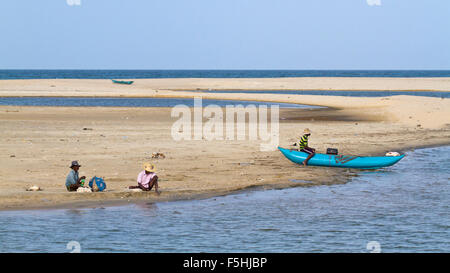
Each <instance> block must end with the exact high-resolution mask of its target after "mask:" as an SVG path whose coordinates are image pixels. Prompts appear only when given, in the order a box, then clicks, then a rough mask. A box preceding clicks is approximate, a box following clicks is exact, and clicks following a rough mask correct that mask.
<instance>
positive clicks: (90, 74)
mask: <svg viewBox="0 0 450 273" xmlns="http://www.w3.org/2000/svg"><path fill="white" fill-rule="evenodd" d="M278 77H402V78H408V77H450V70H0V79H115V78H116V79H144V78H149V79H150V78H278Z"/></svg>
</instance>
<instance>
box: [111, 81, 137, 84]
mask: <svg viewBox="0 0 450 273" xmlns="http://www.w3.org/2000/svg"><path fill="white" fill-rule="evenodd" d="M112 82H113V83H119V84H132V83H133V82H134V81H117V80H112Z"/></svg>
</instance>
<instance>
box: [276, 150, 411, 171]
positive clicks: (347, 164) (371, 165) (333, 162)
mask: <svg viewBox="0 0 450 273" xmlns="http://www.w3.org/2000/svg"><path fill="white" fill-rule="evenodd" d="M278 149H279V150H280V151H281V153H282V154H283V155H284V156H285V157H286V158H287V159H289V160H290V161H292V162H294V163H297V164H302V162H303V161H304V160H305V159H306V158H307V157H308V154H307V153H304V152H299V151H297V150H290V149H284V148H281V147H278ZM403 157H405V155H399V156H351V155H348V156H347V155H331V154H319V153H316V154H315V155H314V156H313V157H312V158H311V159H310V160H309V161H308V165H310V166H324V167H340V168H356V169H378V168H383V167H388V166H392V165H394V164H395V163H397V162H399V161H400V160H401V159H402V158H403Z"/></svg>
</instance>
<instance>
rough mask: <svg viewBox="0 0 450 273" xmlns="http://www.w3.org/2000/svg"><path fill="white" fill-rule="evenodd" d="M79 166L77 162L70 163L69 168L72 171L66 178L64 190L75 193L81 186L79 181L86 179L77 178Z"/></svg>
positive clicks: (83, 177) (84, 177)
mask: <svg viewBox="0 0 450 273" xmlns="http://www.w3.org/2000/svg"><path fill="white" fill-rule="evenodd" d="M80 167H81V165H80V164H78V161H72V164H71V165H70V168H71V169H72V170H71V171H70V172H69V174H68V175H67V178H66V188H67V190H68V191H76V190H77V189H78V188H79V187H80V186H81V180H82V179H86V176H82V177H78V169H80Z"/></svg>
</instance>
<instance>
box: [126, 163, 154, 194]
mask: <svg viewBox="0 0 450 273" xmlns="http://www.w3.org/2000/svg"><path fill="white" fill-rule="evenodd" d="M155 172H156V167H155V165H153V164H151V163H144V170H143V171H142V172H140V173H139V175H138V177H137V182H138V185H137V186H130V187H129V189H141V190H143V191H151V190H152V188H153V186H155V191H156V193H157V194H158V195H159V194H160V192H159V191H158V176H157V175H156V173H155Z"/></svg>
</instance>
